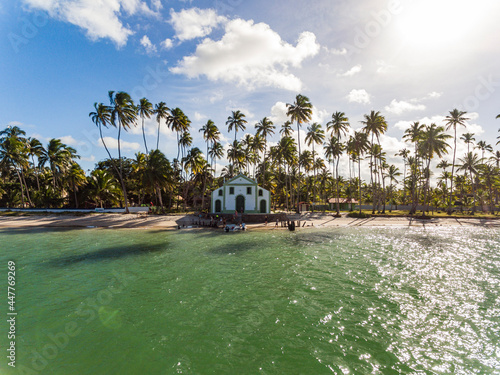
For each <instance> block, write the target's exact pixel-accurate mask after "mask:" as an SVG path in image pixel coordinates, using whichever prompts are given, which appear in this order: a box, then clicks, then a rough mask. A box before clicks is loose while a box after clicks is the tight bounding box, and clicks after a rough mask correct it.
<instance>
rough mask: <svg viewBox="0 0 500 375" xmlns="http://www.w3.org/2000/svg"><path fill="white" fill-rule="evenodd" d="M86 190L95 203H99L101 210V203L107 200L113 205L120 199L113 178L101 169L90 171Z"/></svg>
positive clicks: (118, 189) (118, 190)
mask: <svg viewBox="0 0 500 375" xmlns="http://www.w3.org/2000/svg"><path fill="white" fill-rule="evenodd" d="M88 190H89V192H90V194H91V195H92V197H93V198H94V199H95V200H96V202H99V205H100V206H101V208H103V201H106V200H109V201H111V203H115V202H117V201H119V200H120V198H121V197H120V188H119V187H118V186H117V185H116V180H115V178H114V176H113V175H112V174H111V173H108V172H107V171H104V170H101V169H95V170H93V171H92V175H91V176H90V184H89V187H88Z"/></svg>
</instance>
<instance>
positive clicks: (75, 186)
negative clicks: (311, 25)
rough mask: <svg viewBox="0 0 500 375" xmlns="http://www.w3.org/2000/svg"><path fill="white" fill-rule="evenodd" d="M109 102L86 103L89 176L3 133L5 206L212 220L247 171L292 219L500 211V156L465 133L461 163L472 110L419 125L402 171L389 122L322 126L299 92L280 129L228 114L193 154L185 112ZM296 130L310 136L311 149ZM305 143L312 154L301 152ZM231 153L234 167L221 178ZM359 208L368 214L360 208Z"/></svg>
mask: <svg viewBox="0 0 500 375" xmlns="http://www.w3.org/2000/svg"><path fill="white" fill-rule="evenodd" d="M108 94H109V103H94V105H93V108H92V106H89V108H91V109H92V110H91V111H90V113H89V127H90V126H96V127H97V128H98V130H99V133H100V137H101V142H102V144H103V146H104V148H105V149H106V151H107V154H108V158H107V159H105V160H101V161H99V162H97V164H96V165H95V168H94V169H93V170H91V171H90V170H88V171H87V172H86V171H84V170H83V169H82V168H81V167H80V165H79V164H78V159H79V155H78V151H77V150H76V149H75V148H72V147H69V146H68V145H66V144H64V143H63V142H62V141H61V140H59V139H51V140H50V141H49V142H48V143H47V144H43V143H42V142H41V141H39V140H38V139H36V138H33V137H26V132H25V131H24V130H23V129H21V128H19V127H17V126H7V127H6V128H5V129H3V130H2V131H1V132H0V173H1V179H0V205H1V206H4V207H9V208H96V207H100V208H105V207H125V208H126V209H127V210H128V207H129V206H144V205H146V206H150V207H151V210H152V212H155V213H159V214H161V213H172V212H187V211H200V212H208V211H209V209H210V207H209V196H210V191H212V190H213V189H215V188H217V187H219V186H221V185H222V184H223V182H224V181H225V180H227V179H229V178H232V177H233V176H235V175H237V174H239V173H242V174H244V175H246V176H248V177H250V178H253V179H255V180H256V181H257V182H258V183H259V185H261V186H263V187H264V188H266V189H268V190H270V191H271V196H272V203H271V204H272V208H273V209H274V210H283V211H295V210H297V209H298V207H299V203H301V202H303V203H307V204H309V207H310V209H311V210H327V209H331V208H333V210H332V212H333V213H336V214H337V215H338V214H339V212H340V204H339V202H341V201H342V200H343V199H345V201H348V202H349V201H351V202H354V201H357V202H361V204H362V205H371V206H372V209H371V211H372V213H373V214H374V213H382V214H384V213H386V212H387V211H389V210H392V209H397V207H398V206H399V205H404V206H405V207H407V208H408V207H409V208H408V210H407V211H409V214H417V213H418V211H419V210H420V211H421V212H422V214H426V213H428V212H430V211H435V210H442V211H446V212H447V213H449V214H451V213H452V212H453V213H455V214H465V213H467V214H474V213H475V212H477V211H478V210H481V211H485V212H489V213H491V214H496V211H495V205H498V199H499V192H500V150H498V149H495V148H494V146H493V145H491V144H489V143H488V142H487V141H485V140H480V139H477V138H476V137H475V135H474V134H473V133H465V134H463V135H462V137H461V140H463V141H464V142H465V143H466V144H467V152H466V153H465V154H463V155H460V154H457V152H456V151H457V129H459V128H465V129H466V128H467V120H468V117H467V113H466V112H464V111H460V110H458V109H453V110H451V111H450V112H449V113H448V114H447V116H446V118H445V123H444V124H443V125H438V124H434V123H429V124H423V123H419V122H414V123H413V124H412V125H411V126H410V127H409V128H408V129H407V130H406V131H405V133H404V135H403V139H402V140H403V141H404V142H405V144H407V145H409V147H408V148H404V149H401V150H400V151H399V152H398V153H397V154H396V155H395V156H398V157H400V158H401V160H402V162H403V163H402V164H403V165H404V168H403V170H400V169H399V168H397V167H396V166H395V165H389V164H388V163H387V162H386V157H387V156H388V155H387V153H386V152H385V151H384V149H383V148H382V146H381V142H380V136H381V135H382V134H384V133H385V132H386V131H387V129H388V127H389V126H390V124H388V123H387V121H386V119H385V117H384V115H383V113H381V112H380V111H371V112H370V113H367V114H365V115H364V120H363V121H361V125H362V127H361V128H359V127H358V130H356V131H353V130H352V125H353V124H351V123H350V121H349V116H348V114H346V113H344V112H341V111H336V112H333V113H332V115H331V119H330V120H329V121H328V122H326V123H325V124H320V123H316V122H314V123H311V122H310V120H311V115H312V104H311V101H310V99H309V98H308V97H306V96H303V95H300V94H299V95H297V96H296V97H295V99H294V100H293V101H292V102H291V103H288V104H287V116H288V118H289V120H288V121H286V122H284V123H283V124H275V123H273V122H272V121H271V120H270V119H269V118H268V117H264V118H263V119H262V120H260V121H259V122H257V123H255V124H250V123H249V122H248V121H247V120H246V116H245V114H244V113H243V112H242V111H239V110H237V111H232V112H231V113H229V115H228V117H227V121H226V123H225V124H215V123H214V122H213V121H212V120H208V121H207V122H206V124H205V125H203V127H202V128H201V129H199V131H200V132H201V133H202V135H203V139H204V140H205V142H206V146H205V147H204V148H203V149H200V148H198V147H193V146H192V139H193V138H192V136H191V132H192V131H193V129H192V128H191V121H190V120H189V118H188V116H187V115H186V114H185V113H184V112H183V111H182V110H181V109H180V108H170V107H168V106H167V104H166V103H164V102H160V103H157V104H154V105H153V103H151V102H150V101H149V100H148V99H146V98H142V99H139V100H138V101H134V100H133V99H132V98H131V96H130V95H129V94H128V93H126V92H122V91H119V92H114V91H110V92H109V93H108ZM150 118H154V119H155V120H156V123H157V126H158V135H157V139H156V144H150V145H148V144H147V143H146V136H145V134H144V121H145V119H150ZM498 118H500V115H498V116H497V119H498ZM356 126H357V124H356ZM132 127H142V132H143V139H144V151H143V152H142V151H141V152H137V153H136V154H135V157H134V158H127V157H124V156H122V152H121V147H120V137H121V135H122V134H123V132H127V131H128V130H129V129H131V128H132ZM162 127H166V128H168V129H169V130H170V131H171V132H173V133H174V134H175V136H176V138H177V144H178V146H177V157H176V158H174V159H173V160H169V159H167V158H166V156H165V154H164V153H163V152H162V151H161V150H160V148H161V147H160V145H161V143H160V130H161V128H162ZM103 128H112V129H114V130H115V131H116V135H117V140H118V148H117V153H116V154H113V153H112V150H110V148H109V147H107V145H106V142H105V139H104V137H103V135H102V134H103V133H102V131H103ZM223 128H225V129H227V130H228V131H229V132H234V141H233V142H232V143H231V144H230V145H229V147H227V148H224V146H223V144H222V143H221V142H220V135H221V132H220V130H221V129H223ZM299 130H304V131H305V134H306V136H305V139H304V140H302V139H300V132H299ZM276 133H279V135H280V137H279V141H278V142H277V144H275V145H270V144H269V142H268V140H269V137H270V136H272V135H274V134H276ZM242 134H244V135H243V136H242ZM498 138H500V137H498ZM499 143H500V141H499V142H497V143H496V145H498V144H499ZM305 145H307V146H308V147H309V148H311V150H303V148H304V146H305ZM320 151H322V152H320ZM448 154H449V155H453V159H452V160H453V161H452V163H448V162H447V161H445V160H444V159H443V156H444V155H448ZM321 155H324V158H323V157H321ZM224 156H226V157H227V160H228V161H229V164H228V165H226V166H224V167H223V169H222V170H221V172H220V173H215V171H216V167H217V162H218V160H220V159H221V158H223V157H224ZM393 156H394V155H393ZM341 159H343V160H348V163H349V173H348V174H345V175H341V174H339V162H340V160H341ZM362 171H369V173H365V174H363V173H362ZM366 176H368V177H366ZM330 198H339V199H336V200H335V202H336V204H335V205H334V206H335V207H331V206H328V200H329V199H330ZM353 207H354V205H351V206H350V209H351V210H353V209H354V208H353ZM358 207H359V210H360V211H359V213H360V214H361V205H358Z"/></svg>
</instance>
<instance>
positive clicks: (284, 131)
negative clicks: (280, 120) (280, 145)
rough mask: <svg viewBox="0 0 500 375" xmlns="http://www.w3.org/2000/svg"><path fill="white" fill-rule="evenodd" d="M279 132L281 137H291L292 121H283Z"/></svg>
mask: <svg viewBox="0 0 500 375" xmlns="http://www.w3.org/2000/svg"><path fill="white" fill-rule="evenodd" d="M280 134H281V136H282V137H291V136H292V134H293V129H292V122H291V121H285V123H284V124H283V125H281V129H280Z"/></svg>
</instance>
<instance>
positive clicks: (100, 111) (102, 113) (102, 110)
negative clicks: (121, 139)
mask: <svg viewBox="0 0 500 375" xmlns="http://www.w3.org/2000/svg"><path fill="white" fill-rule="evenodd" d="M94 109H95V112H90V113H89V117H90V118H91V120H92V122H93V123H94V124H95V125H96V126H97V127H98V129H99V135H100V136H101V143H102V145H103V146H104V149H105V150H106V152H107V153H108V157H109V160H112V165H113V167H114V169H115V170H116V174H117V175H119V174H120V172H119V171H118V166H117V165H116V164H115V162H114V159H113V157H112V156H111V153H110V152H109V149H108V146H106V142H104V137H103V135H102V127H103V126H104V127H105V128H107V127H108V125H111V112H110V109H109V107H108V106H106V105H104V104H102V103H94Z"/></svg>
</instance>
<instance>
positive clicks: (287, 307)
mask: <svg viewBox="0 0 500 375" xmlns="http://www.w3.org/2000/svg"><path fill="white" fill-rule="evenodd" d="M0 244H1V253H0V269H3V270H4V271H2V272H4V275H5V276H2V277H0V280H4V281H3V282H1V283H2V291H4V292H2V294H1V295H2V296H5V297H3V300H4V301H3V302H1V303H2V305H3V307H2V311H3V312H5V313H6V312H7V308H8V304H7V298H6V292H5V290H6V288H7V262H8V261H9V260H12V261H15V263H16V267H17V270H16V282H17V284H16V293H17V294H16V308H17V312H18V316H17V317H16V318H17V321H16V366H17V367H16V370H13V369H11V368H9V367H8V366H7V362H8V360H7V359H6V358H5V356H2V358H4V359H0V362H1V363H0V372H1V373H2V374H4V373H5V374H260V373H261V374H331V373H336V374H347V373H349V374H408V373H421V374H450V373H455V374H494V373H500V346H499V337H500V332H499V331H500V318H499V317H500V286H499V282H500V255H499V249H500V231H498V230H492V229H485V228H432V229H424V228H422V229H408V228H372V229H368V228H350V229H323V230H313V231H310V230H308V231H298V232H293V233H292V232H288V231H267V232H247V233H229V234H226V233H216V232H211V231H188V230H186V231H180V232H166V231H145V230H110V229H79V230H48V229H47V230H0ZM8 329H9V327H8V323H7V322H4V323H2V328H1V330H0V342H1V344H2V349H3V348H5V347H6V344H7V341H8V340H7V337H6V336H7V330H8ZM7 347H8V346H7Z"/></svg>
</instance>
